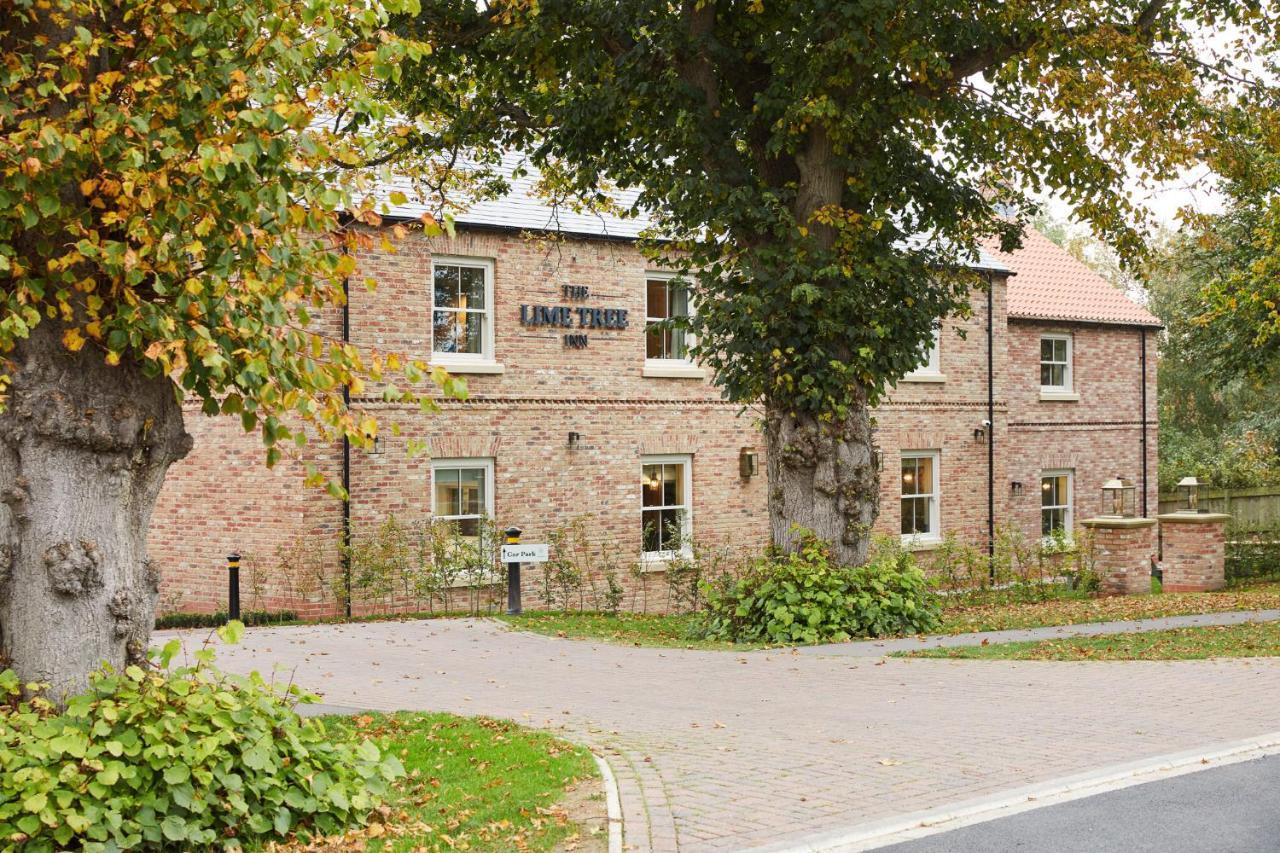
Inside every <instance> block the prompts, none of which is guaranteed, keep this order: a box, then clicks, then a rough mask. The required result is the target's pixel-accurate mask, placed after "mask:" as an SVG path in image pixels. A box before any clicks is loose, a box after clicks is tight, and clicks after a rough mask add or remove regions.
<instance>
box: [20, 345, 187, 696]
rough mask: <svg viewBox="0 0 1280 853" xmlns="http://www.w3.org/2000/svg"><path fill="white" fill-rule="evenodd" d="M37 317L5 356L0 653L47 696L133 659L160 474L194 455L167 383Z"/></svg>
mask: <svg viewBox="0 0 1280 853" xmlns="http://www.w3.org/2000/svg"><path fill="white" fill-rule="evenodd" d="M62 332H63V327H62V326H61V324H59V323H58V322H56V321H52V320H45V322H43V323H42V324H41V325H40V326H38V327H37V328H36V330H35V332H34V333H33V334H32V336H31V338H30V339H29V340H27V341H24V342H23V343H22V344H21V345H20V346H19V347H17V348H16V349H15V351H14V352H13V353H11V357H12V366H13V374H12V378H13V383H12V386H11V387H10V390H9V397H8V400H7V405H6V408H5V409H4V411H3V412H0V502H2V503H0V654H2V655H3V656H4V657H5V658H6V659H7V662H8V665H9V666H12V667H13V668H14V669H15V670H16V671H17V673H18V674H19V676H20V677H21V678H22V679H23V680H24V681H27V682H31V681H35V682H46V683H48V684H50V685H51V686H52V692H53V694H54V695H55V696H58V697H62V696H66V695H68V694H70V693H73V692H76V691H79V690H81V689H83V688H84V686H85V685H86V683H87V678H88V674H89V673H90V672H91V671H93V670H95V669H97V668H99V667H100V666H102V664H103V662H106V663H109V664H111V665H112V666H115V667H117V668H119V667H123V666H124V665H126V664H128V663H129V662H132V661H137V660H140V659H142V658H143V657H144V656H145V654H146V648H147V642H148V640H149V638H150V634H151V628H152V625H153V620H154V615H155V604H156V593H157V591H158V589H159V580H160V579H159V574H158V571H157V569H156V567H155V566H153V565H152V563H151V561H150V560H149V559H148V558H147V553H146V545H147V542H146V537H147V526H148V524H149V523H150V519H151V511H152V508H153V507H154V505H155V501H156V498H157V496H158V495H159V492H160V486H161V484H162V483H163V481H164V475H165V471H166V470H167V469H168V467H169V465H170V464H171V463H173V462H174V461H176V460H178V459H181V458H182V457H183V456H185V455H186V454H187V452H188V451H189V450H190V449H191V437H190V436H189V435H187V433H186V431H185V430H184V429H183V423H182V409H181V406H180V405H179V404H178V402H177V400H176V398H175V396H174V386H173V383H172V381H171V380H170V379H169V378H168V377H167V376H163V375H161V376H156V377H147V376H145V375H144V374H143V371H142V369H141V365H140V364H139V363H137V362H130V361H128V360H125V361H122V362H121V364H120V365H119V366H117V367H111V366H109V365H107V364H106V363H105V361H104V359H103V353H102V351H101V350H99V349H96V348H94V347H93V346H92V345H90V346H87V347H85V349H84V350H82V351H81V352H79V353H72V352H69V351H68V350H67V349H66V348H64V347H63V346H62V342H61V335H62Z"/></svg>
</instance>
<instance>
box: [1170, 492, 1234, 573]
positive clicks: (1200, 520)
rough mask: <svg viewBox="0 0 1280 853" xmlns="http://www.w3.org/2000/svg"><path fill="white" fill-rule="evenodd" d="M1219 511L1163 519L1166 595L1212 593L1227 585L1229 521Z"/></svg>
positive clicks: (1184, 513)
mask: <svg viewBox="0 0 1280 853" xmlns="http://www.w3.org/2000/svg"><path fill="white" fill-rule="evenodd" d="M1230 519H1231V516H1229V515H1226V514H1224V513H1220V512H1167V513H1164V514H1163V515H1161V516H1160V537H1161V540H1162V541H1163V542H1164V547H1163V549H1162V551H1163V553H1162V555H1161V556H1162V559H1161V561H1160V565H1161V567H1162V568H1163V569H1164V581H1163V584H1164V591H1165V592H1210V591H1212V590H1215V589H1222V588H1223V587H1225V586H1226V585H1227V580H1226V574H1225V571H1226V562H1227V553H1226V551H1227V522H1228V521H1229V520H1230Z"/></svg>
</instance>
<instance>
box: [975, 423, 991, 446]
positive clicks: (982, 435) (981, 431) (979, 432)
mask: <svg viewBox="0 0 1280 853" xmlns="http://www.w3.org/2000/svg"><path fill="white" fill-rule="evenodd" d="M990 428H991V421H983V422H982V425H981V426H976V427H974V428H973V443H974V444H986V443H987V430H989V429H990Z"/></svg>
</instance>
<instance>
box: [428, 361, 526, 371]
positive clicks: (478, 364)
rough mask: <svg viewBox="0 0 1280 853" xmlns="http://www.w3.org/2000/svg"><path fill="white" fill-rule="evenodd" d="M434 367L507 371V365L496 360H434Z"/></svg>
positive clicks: (453, 369)
mask: <svg viewBox="0 0 1280 853" xmlns="http://www.w3.org/2000/svg"><path fill="white" fill-rule="evenodd" d="M431 366H432V367H443V368H444V369H445V370H447V371H449V372H450V373H492V374H497V373H506V372H507V368H506V366H504V365H502V364H499V363H498V362H496V361H433V362H431Z"/></svg>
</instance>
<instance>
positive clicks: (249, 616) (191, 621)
mask: <svg viewBox="0 0 1280 853" xmlns="http://www.w3.org/2000/svg"><path fill="white" fill-rule="evenodd" d="M230 619H231V617H230V615H229V614H228V613H227V612H226V611H225V610H219V611H217V612H215V613H166V614H165V615H163V616H157V617H156V630H157V631H162V630H164V629H166V628H217V627H218V626H219V625H225V624H227V622H228V621H230ZM297 619H298V614H297V613H294V612H293V611H292V610H250V611H248V612H247V613H242V614H240V621H241V622H242V623H243V624H245V625H249V626H253V625H279V624H281V623H284V622H296V621H297Z"/></svg>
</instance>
